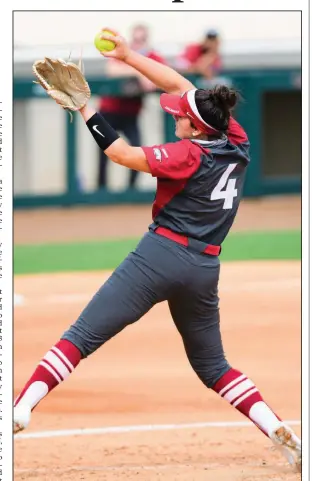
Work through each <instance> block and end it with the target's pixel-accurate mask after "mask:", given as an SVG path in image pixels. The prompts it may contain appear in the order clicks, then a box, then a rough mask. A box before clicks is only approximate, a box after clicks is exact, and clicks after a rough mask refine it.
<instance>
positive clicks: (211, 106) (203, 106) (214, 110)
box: [195, 85, 240, 132]
mask: <svg viewBox="0 0 312 481" xmlns="http://www.w3.org/2000/svg"><path fill="white" fill-rule="evenodd" d="M239 99H240V95H239V93H238V92H237V91H236V90H235V89H233V88H229V87H226V86H225V85H216V86H215V87H213V88H212V89H210V90H203V89H199V90H197V91H196V93H195V102H196V106H197V108H198V111H199V113H200V115H201V116H202V118H203V119H204V120H205V122H207V124H209V125H211V126H212V127H214V128H216V129H217V130H219V131H220V132H226V131H227V129H228V126H229V120H230V115H231V111H232V109H233V108H234V107H235V105H236V104H237V102H238V100H239Z"/></svg>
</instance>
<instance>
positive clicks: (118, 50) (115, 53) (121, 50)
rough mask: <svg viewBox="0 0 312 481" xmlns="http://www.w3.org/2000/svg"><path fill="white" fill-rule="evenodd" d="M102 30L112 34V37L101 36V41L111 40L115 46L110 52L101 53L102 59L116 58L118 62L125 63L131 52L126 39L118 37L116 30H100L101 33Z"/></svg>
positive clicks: (106, 28) (108, 28)
mask: <svg viewBox="0 0 312 481" xmlns="http://www.w3.org/2000/svg"><path fill="white" fill-rule="evenodd" d="M104 30H106V31H107V30H108V31H110V32H112V33H113V34H114V37H112V36H111V35H105V34H103V35H102V36H101V39H103V40H111V41H112V42H114V43H115V44H116V47H115V48H114V50H111V51H110V52H107V51H103V52H101V55H103V57H108V58H116V59H118V60H122V61H126V59H127V57H128V55H129V54H130V52H131V48H130V47H129V45H128V43H127V41H126V39H125V38H124V37H122V36H121V35H119V33H118V32H116V30H113V29H112V28H110V27H105V28H102V31H104Z"/></svg>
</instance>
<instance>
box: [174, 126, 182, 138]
mask: <svg viewBox="0 0 312 481" xmlns="http://www.w3.org/2000/svg"><path fill="white" fill-rule="evenodd" d="M175 136H176V137H177V138H178V139H183V136H181V132H179V128H178V127H176V129H175Z"/></svg>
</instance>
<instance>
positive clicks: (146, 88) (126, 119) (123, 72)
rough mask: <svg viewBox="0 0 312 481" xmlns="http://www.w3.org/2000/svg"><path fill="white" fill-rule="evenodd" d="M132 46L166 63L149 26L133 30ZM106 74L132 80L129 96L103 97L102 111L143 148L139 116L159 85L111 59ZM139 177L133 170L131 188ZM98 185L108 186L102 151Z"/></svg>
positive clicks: (99, 186)
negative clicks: (151, 38) (152, 44)
mask: <svg viewBox="0 0 312 481" xmlns="http://www.w3.org/2000/svg"><path fill="white" fill-rule="evenodd" d="M130 45H131V48H132V50H134V51H135V52H139V53H140V54H141V55H144V56H145V57H147V58H150V59H152V60H155V61H157V62H160V63H165V60H164V59H163V57H161V55H159V54H158V53H157V52H156V51H155V50H153V49H152V48H151V47H150V45H149V31H148V28H147V27H146V26H145V25H136V26H135V27H133V30H132V36H131V42H130ZM105 75H106V76H108V77H112V78H113V77H132V79H131V80H130V79H129V81H128V82H127V83H126V85H125V89H126V90H128V92H129V93H128V94H127V95H123V96H119V97H114V96H103V97H101V99H100V104H99V111H100V113H101V114H102V115H104V116H105V118H106V119H107V120H108V122H109V123H110V124H111V125H112V126H113V127H114V129H115V130H117V131H118V132H120V133H122V134H124V135H125V137H126V138H127V140H128V141H129V143H130V144H131V145H134V146H139V145H140V144H141V135H140V128H139V116H140V113H141V110H142V108H143V98H144V93H147V92H152V91H153V90H155V85H154V84H153V83H152V82H150V81H149V80H148V79H146V77H143V76H142V75H140V74H138V72H137V71H136V70H134V69H133V68H131V67H129V66H128V65H126V64H125V63H124V62H120V61H119V60H118V59H109V60H108V62H107V65H106V70H105ZM133 77H135V78H133ZM137 175H138V172H136V171H135V170H130V179H129V187H134V186H135V182H136V179H137ZM97 186H98V188H102V187H107V156H106V154H105V153H104V152H103V151H102V150H101V151H100V153H99V169H98V179H97Z"/></svg>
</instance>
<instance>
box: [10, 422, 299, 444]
mask: <svg viewBox="0 0 312 481" xmlns="http://www.w3.org/2000/svg"><path fill="white" fill-rule="evenodd" d="M285 422H286V424H288V425H289V426H300V425H301V421H298V420H290V421H285ZM250 426H253V424H252V423H251V422H250V421H225V422H222V421H220V422H202V423H199V422H198V423H184V424H141V425H135V426H107V427H103V428H81V429H65V430H59V431H58V430H53V431H39V432H32V433H22V434H17V435H16V436H14V439H43V438H58V437H68V436H92V435H99V434H116V433H119V434H120V433H134V432H137V433H142V432H152V431H175V430H180V429H202V428H243V427H250Z"/></svg>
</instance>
